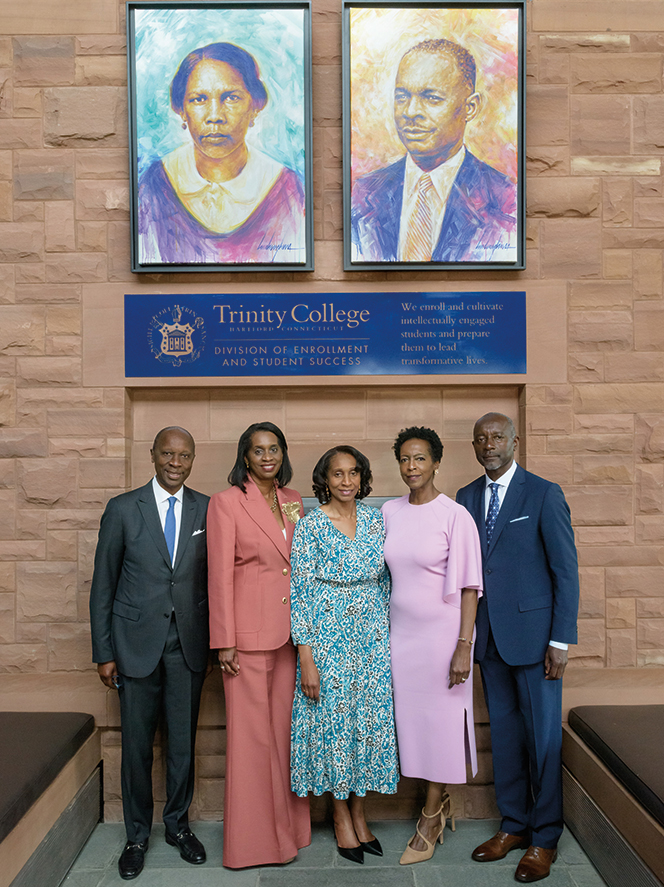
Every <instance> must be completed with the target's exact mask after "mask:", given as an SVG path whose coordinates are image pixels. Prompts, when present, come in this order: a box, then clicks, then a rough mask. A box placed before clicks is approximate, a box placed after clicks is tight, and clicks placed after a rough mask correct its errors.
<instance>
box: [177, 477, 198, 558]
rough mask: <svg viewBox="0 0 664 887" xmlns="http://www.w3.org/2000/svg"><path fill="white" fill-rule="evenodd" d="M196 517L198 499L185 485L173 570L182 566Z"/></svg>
mask: <svg viewBox="0 0 664 887" xmlns="http://www.w3.org/2000/svg"><path fill="white" fill-rule="evenodd" d="M195 518H196V500H195V499H194V497H193V496H192V494H191V492H190V491H189V490H188V489H187V488H186V487H185V488H184V490H183V491H182V517H181V518H180V535H179V536H178V547H177V551H176V552H175V563H174V565H173V570H175V569H177V567H179V566H180V563H181V561H182V558H183V556H184V553H185V551H186V549H187V545H188V544H189V540H190V539H191V534H192V532H193V530H194V520H195Z"/></svg>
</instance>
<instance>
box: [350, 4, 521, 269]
mask: <svg viewBox="0 0 664 887" xmlns="http://www.w3.org/2000/svg"><path fill="white" fill-rule="evenodd" d="M342 14H343V47H342V48H343V57H342V64H343V162H344V179H343V189H344V192H343V200H344V270H346V271H367V270H375V271H391V270H395V271H404V270H406V271H411V270H412V271H417V270H423V271H432V270H440V271H483V270H486V271H504V270H510V271H520V270H523V269H524V268H525V255H526V251H525V206H526V198H525V58H526V49H525V33H526V0H509V2H492V0H488V2H476V3H473V2H467V0H466V2H460V0H448V2H445V3H441V2H431V3H423V2H415V0H402V2H392V3H390V2H388V3H385V2H382V3H379V2H372V0H364V2H355V0H343V10H342ZM450 44H452V45H450ZM460 47H461V49H460ZM469 54H470V57H471V60H470V61H468V55H469ZM473 67H474V69H475V71H476V82H475V74H474V72H473ZM471 90H472V92H471ZM455 96H456V97H457V98H458V102H457V103H456V104H455V102H456V99H455V98H454V97H455ZM459 97H460V98H459ZM455 115H456V116H455ZM459 115H461V117H460V116H459ZM483 117H484V119H482V118H483ZM460 119H462V122H463V127H462V128H461V140H462V141H461V144H462V146H463V149H464V150H463V152H458V153H457V152H456V149H453V148H451V147H450V146H451V145H455V146H456V148H458V144H459V142H458V135H459V132H458V130H459V128H460V124H459V120H460ZM450 152H453V153H450ZM454 158H456V160H455V159H454ZM445 160H449V162H450V165H451V167H452V168H451V170H449V171H448V173H447V174H446V173H445V172H444V167H443V162H444V161H445ZM457 161H458V162H457ZM455 164H456V168H455ZM459 164H461V165H460V166H459ZM429 171H431V178H432V181H431V182H427V185H426V186H425V187H426V189H427V190H428V191H429V193H430V194H431V195H432V198H433V206H429V209H428V210H424V215H425V225H426V227H425V228H424V236H423V235H422V233H421V232H422V225H421V222H420V221H419V220H418V222H417V223H416V222H415V217H416V214H417V212H418V209H417V201H418V199H419V198H418V196H417V194H418V191H417V189H418V187H419V185H418V176H421V175H422V173H423V172H429ZM432 184H433V186H434V189H435V190H433V191H431V190H430V189H431V187H432ZM446 189H449V190H447V193H446ZM426 199H427V200H430V199H431V198H429V197H427V198H426ZM411 232H412V233H411Z"/></svg>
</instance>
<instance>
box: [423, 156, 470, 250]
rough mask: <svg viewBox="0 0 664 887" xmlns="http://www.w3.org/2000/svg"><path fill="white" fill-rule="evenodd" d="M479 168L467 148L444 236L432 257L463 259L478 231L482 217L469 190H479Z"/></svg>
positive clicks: (447, 211) (449, 200)
mask: <svg viewBox="0 0 664 887" xmlns="http://www.w3.org/2000/svg"><path fill="white" fill-rule="evenodd" d="M476 170H477V165H476V163H475V158H474V157H473V155H472V154H471V153H470V152H469V151H468V150H466V156H465V157H464V161H463V163H462V164H461V168H460V169H459V172H458V173H457V175H456V178H455V179H454V181H453V182H452V188H451V189H450V194H449V197H448V198H447V205H446V207H445V215H444V216H443V225H442V227H441V229H440V237H439V238H438V243H437V244H436V246H435V249H434V252H433V257H432V258H433V259H434V260H435V261H437V262H454V261H459V260H461V259H462V258H463V255H464V254H465V252H466V250H467V248H468V245H469V244H470V243H471V242H472V239H473V236H474V234H475V231H476V230H477V228H478V227H479V226H480V225H481V224H482V220H481V217H480V216H479V215H478V213H477V211H476V209H475V207H474V206H473V205H472V203H471V201H470V200H469V199H468V193H469V192H471V193H473V192H478V187H477V182H476V181H475V179H476V178H477V175H476ZM478 193H479V192H478Z"/></svg>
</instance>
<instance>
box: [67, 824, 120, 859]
mask: <svg viewBox="0 0 664 887" xmlns="http://www.w3.org/2000/svg"><path fill="white" fill-rule="evenodd" d="M126 840H127V839H126V836H125V827H124V823H122V822H105V823H104V824H103V826H99V825H98V826H97V827H96V828H95V830H94V831H93V832H92V834H91V835H90V837H89V838H88V840H87V843H86V844H85V846H84V847H83V849H82V850H81V852H80V853H79V855H78V857H77V859H76V869H77V870H79V869H80V870H84V869H95V870H96V869H104V868H106V867H107V866H109V865H111V864H112V863H113V862H117V859H118V857H119V856H120V854H121V853H122V848H123V847H124V845H125V843H126Z"/></svg>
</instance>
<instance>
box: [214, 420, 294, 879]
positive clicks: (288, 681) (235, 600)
mask: <svg viewBox="0 0 664 887" xmlns="http://www.w3.org/2000/svg"><path fill="white" fill-rule="evenodd" d="M291 476H292V468H291V464H290V461H289V459H288V451H287V444H286V440H285V439H284V436H283V434H282V432H281V431H280V430H279V428H277V426H276V425H273V424H272V423H271V422H260V423H257V424H255V425H251V426H250V427H249V428H248V429H247V430H246V431H245V432H244V434H243V435H242V436H241V438H240V440H239V442H238V453H237V459H236V462H235V465H234V467H233V469H232V471H231V473H230V475H229V477H228V480H229V483H230V484H231V485H232V486H231V487H230V489H228V490H224V491H223V492H221V493H217V494H216V495H214V496H213V497H212V499H211V500H210V506H209V510H208V520H207V533H208V568H209V580H208V581H209V599H210V646H211V647H212V649H216V650H217V651H218V658H219V663H220V665H221V668H222V671H223V676H224V677H223V680H224V691H225V695H226V719H227V731H226V732H227V746H226V790H225V797H224V865H225V866H228V867H229V868H244V867H245V866H254V865H269V864H274V863H286V862H290V861H291V860H292V859H293V858H294V857H295V856H296V855H297V852H298V850H299V848H300V847H305V846H307V845H308V844H309V843H310V842H311V824H310V818H309V802H308V800H307V799H306V798H298V797H297V796H296V795H295V794H293V792H291V790H290V723H291V711H292V707H293V693H294V688H295V666H296V651H295V647H294V646H293V644H292V642H291V639H290V548H291V541H292V539H293V530H294V528H295V523H296V522H297V520H298V518H299V517H300V514H301V509H302V499H301V498H300V496H299V494H298V493H296V492H295V490H290V489H288V488H287V487H286V484H287V483H288V482H289V481H290V479H291Z"/></svg>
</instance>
